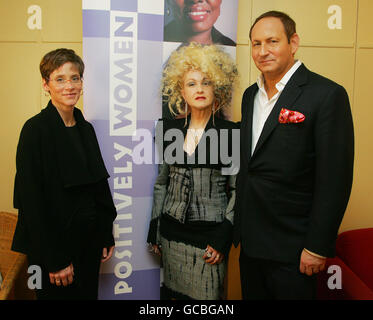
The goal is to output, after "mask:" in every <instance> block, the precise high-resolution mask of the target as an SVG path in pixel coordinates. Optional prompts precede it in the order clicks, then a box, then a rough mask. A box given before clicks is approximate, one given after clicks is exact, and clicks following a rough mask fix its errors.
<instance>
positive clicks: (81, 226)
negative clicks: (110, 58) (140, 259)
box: [12, 102, 116, 272]
mask: <svg viewBox="0 0 373 320" xmlns="http://www.w3.org/2000/svg"><path fill="white" fill-rule="evenodd" d="M74 117H75V119H76V122H77V124H76V126H77V128H78V131H79V135H80V137H81V141H82V145H83V149H84V154H85V158H86V160H85V161H83V159H82V157H81V154H80V153H79V150H77V149H75V148H74V143H73V141H72V140H71V137H70V136H69V135H68V133H67V132H66V127H65V125H64V122H63V120H62V118H61V117H60V115H59V113H58V111H57V109H56V108H55V107H54V106H53V104H52V103H51V102H50V103H49V104H48V106H47V107H46V108H45V109H43V110H42V111H41V112H40V113H39V114H37V115H36V116H34V117H32V118H31V119H29V120H28V121H27V122H26V123H25V125H24V126H23V128H22V131H21V135H20V139H19V142H18V147H17V156H16V169H17V173H16V177H15V185H14V207H15V208H17V209H19V210H18V222H17V226H16V230H15V234H14V238H13V244H12V250H14V251H19V252H22V253H25V254H27V255H29V256H30V257H31V258H32V260H33V261H37V262H38V263H41V264H43V265H44V266H46V268H47V269H48V270H49V271H50V272H51V271H57V270H61V269H63V268H65V267H66V266H68V265H69V264H70V263H71V262H72V255H73V252H74V251H75V250H74V249H75V247H77V246H79V245H81V243H79V244H78V243H73V241H72V240H77V239H76V238H72V236H73V235H77V236H78V237H80V239H81V240H82V241H86V240H88V242H90V243H92V242H93V241H95V242H96V244H97V245H98V246H102V247H104V246H110V245H113V244H114V239H113V236H112V224H113V221H114V219H115V217H116V209H115V206H114V203H113V200H112V197H111V193H110V189H109V185H108V182H107V178H108V177H109V175H108V173H107V171H106V168H105V165H104V162H103V159H102V157H101V153H100V149H99V145H98V142H97V138H96V135H95V132H94V129H93V127H92V125H91V124H90V123H89V122H87V121H86V120H85V119H84V117H83V115H82V113H81V112H80V110H79V109H77V108H75V109H74ZM93 220H95V221H96V222H97V225H99V229H98V230H95V234H94V235H92V234H88V233H87V230H88V228H90V226H91V225H92V224H93V223H91V222H92V221H93ZM97 220H98V221H97Z"/></svg>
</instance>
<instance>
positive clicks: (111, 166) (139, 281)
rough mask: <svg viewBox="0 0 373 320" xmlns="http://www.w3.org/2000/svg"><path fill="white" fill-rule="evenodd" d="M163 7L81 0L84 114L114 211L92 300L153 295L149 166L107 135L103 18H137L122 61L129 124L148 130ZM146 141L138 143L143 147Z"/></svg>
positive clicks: (156, 100) (124, 142) (155, 270)
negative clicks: (130, 58) (109, 245)
mask: <svg viewBox="0 0 373 320" xmlns="http://www.w3.org/2000/svg"><path fill="white" fill-rule="evenodd" d="M163 11H164V1H163V0H157V1H154V0H138V1H137V0H125V1H123V0H111V1H110V0H83V58H84V62H85V64H86V71H85V75H84V112H85V116H86V118H87V120H88V121H90V122H91V123H92V124H93V125H94V127H95V130H96V134H97V137H98V140H99V143H100V148H101V152H102V154H103V157H104V161H105V164H106V167H107V169H108V171H109V174H110V176H111V177H110V180H109V183H110V187H111V190H112V194H113V197H114V202H115V204H116V205H117V211H118V217H117V219H116V221H115V224H114V230H113V231H114V236H115V240H116V249H115V255H114V256H113V258H112V259H111V260H110V261H109V262H107V263H105V264H103V265H102V270H101V275H100V289H99V298H100V299H114V300H116V299H125V300H128V299H158V298H159V285H160V270H159V262H158V261H157V260H156V259H154V257H153V256H152V255H150V254H149V252H148V251H147V248H146V234H147V228H148V224H149V220H150V214H151V205H152V193H153V189H152V187H153V184H154V180H155V178H156V175H157V166H156V165H155V164H149V165H145V164H142V165H136V164H134V163H133V162H132V157H131V156H130V155H128V154H125V155H123V153H121V151H122V150H123V148H128V149H131V150H133V148H134V146H135V145H136V144H138V142H132V137H131V136H114V135H113V136H111V135H110V119H111V118H110V98H111V97H110V95H112V94H113V93H112V92H110V91H111V88H110V81H112V77H113V74H112V72H113V71H111V68H113V58H112V56H111V55H112V47H111V41H112V40H111V37H112V36H113V35H111V32H112V27H113V26H112V25H111V23H112V21H113V19H115V16H116V14H117V13H118V16H123V13H128V15H131V16H132V17H134V20H135V21H137V25H136V26H135V28H136V32H137V39H134V41H135V42H136V48H135V50H136V52H134V55H135V56H134V58H135V59H136V61H137V62H136V65H133V66H130V65H129V66H130V68H132V69H133V70H132V73H128V76H129V77H130V76H133V81H134V83H132V86H133V92H136V97H134V100H133V101H135V104H134V105H133V107H134V110H136V114H135V115H134V118H135V121H136V123H135V127H136V128H137V129H140V128H146V129H149V130H150V131H152V130H153V129H154V121H155V120H157V119H158V118H160V117H161V114H162V107H161V99H160V96H159V81H160V78H161V73H162V62H163V57H162V55H163ZM114 21H115V20H114ZM150 57H151V58H150ZM122 94H123V93H122ZM152 147H153V146H152V145H149V146H148V145H146V148H152ZM120 156H122V157H121V158H119V159H118V157H120ZM120 172H126V173H120ZM118 185H119V186H125V188H124V187H123V188H118ZM118 208H119V209H118Z"/></svg>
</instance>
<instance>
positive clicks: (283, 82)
mask: <svg viewBox="0 0 373 320" xmlns="http://www.w3.org/2000/svg"><path fill="white" fill-rule="evenodd" d="M301 65H302V62H301V61H300V60H296V61H295V63H294V64H293V66H292V67H291V68H290V69H289V71H288V72H286V74H285V75H284V76H283V77H282V79H281V80H280V81H279V82H277V83H276V89H277V90H278V91H282V90H283V89H284V88H285V86H286V84H287V83H288V82H289V80H290V78H291V77H292V75H293V74H294V73H295V71H297V70H298V68H299V67H300V66H301ZM256 83H257V85H258V87H259V89H261V90H265V89H264V77H263V74H260V75H259V76H258V79H257V80H256Z"/></svg>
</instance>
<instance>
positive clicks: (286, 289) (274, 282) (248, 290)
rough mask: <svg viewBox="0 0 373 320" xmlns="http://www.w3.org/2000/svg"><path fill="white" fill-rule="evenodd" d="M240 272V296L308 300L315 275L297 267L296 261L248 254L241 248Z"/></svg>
mask: <svg viewBox="0 0 373 320" xmlns="http://www.w3.org/2000/svg"><path fill="white" fill-rule="evenodd" d="M240 273H241V288H242V299H244V300H312V299H315V298H316V286H317V282H316V275H312V276H307V275H306V274H303V273H301V272H300V271H299V263H294V264H292V263H283V262H276V261H270V260H263V259H257V258H251V257H248V256H247V255H245V254H244V253H243V251H242V250H241V254H240Z"/></svg>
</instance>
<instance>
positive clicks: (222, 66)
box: [161, 42, 238, 116]
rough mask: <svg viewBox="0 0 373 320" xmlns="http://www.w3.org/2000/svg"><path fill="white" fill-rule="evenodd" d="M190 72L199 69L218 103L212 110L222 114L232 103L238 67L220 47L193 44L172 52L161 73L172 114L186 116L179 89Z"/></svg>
mask: <svg viewBox="0 0 373 320" xmlns="http://www.w3.org/2000/svg"><path fill="white" fill-rule="evenodd" d="M190 70H198V71H200V72H202V73H203V74H205V75H206V76H207V77H208V78H209V80H210V81H211V82H212V84H213V87H214V95H215V100H216V101H217V104H218V106H217V108H216V109H215V110H214V111H215V113H216V112H217V111H218V110H219V111H220V113H224V111H225V110H226V109H227V107H229V105H230V103H231V100H232V91H233V86H234V85H235V84H236V83H237V81H238V71H237V66H236V64H235V62H234V61H233V59H232V58H231V57H230V56H229V54H227V53H226V52H224V51H223V50H222V49H220V48H219V47H217V46H215V45H202V44H199V43H193V42H192V43H190V44H189V45H187V46H182V47H180V48H178V49H177V50H175V51H174V52H173V53H172V54H171V56H170V57H169V59H168V61H167V62H166V66H165V68H164V70H163V76H162V86H161V91H162V95H163V97H164V98H165V99H166V102H168V107H169V109H170V111H171V114H173V115H174V116H178V115H186V108H185V102H184V99H183V97H182V94H181V90H182V88H183V77H184V74H185V73H186V72H188V71H190Z"/></svg>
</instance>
